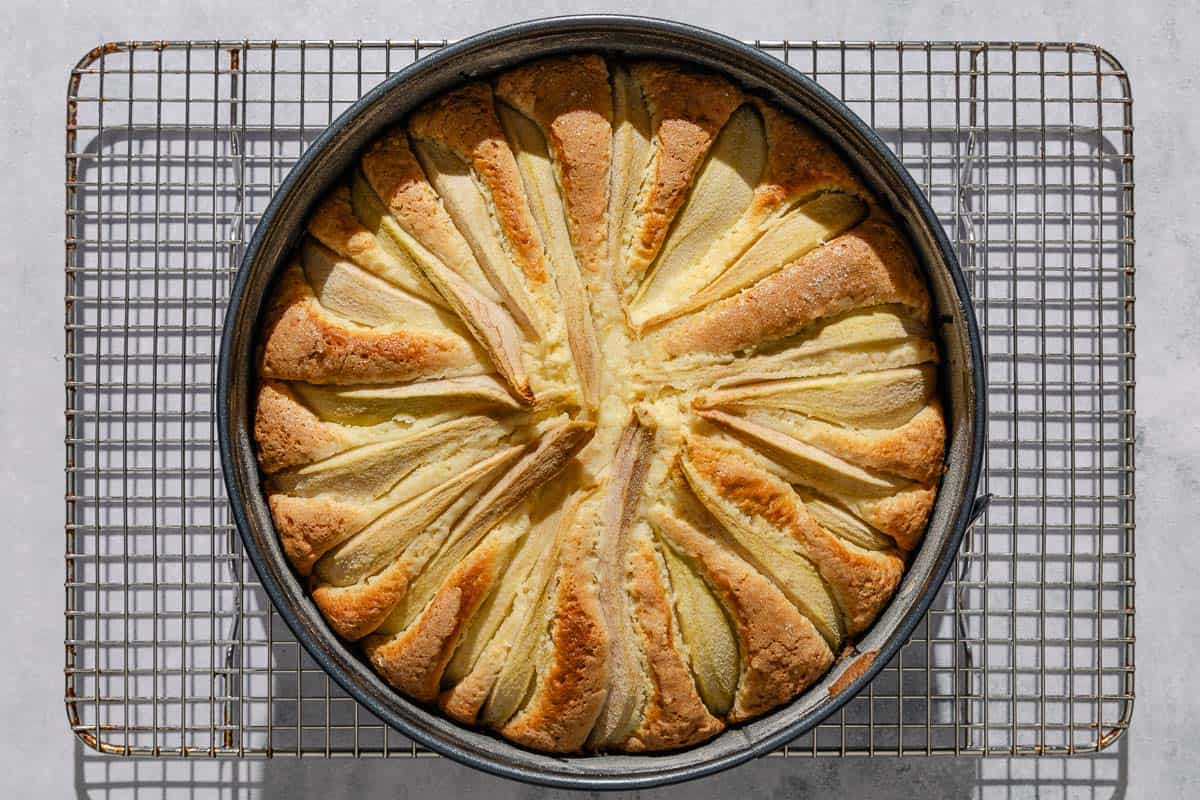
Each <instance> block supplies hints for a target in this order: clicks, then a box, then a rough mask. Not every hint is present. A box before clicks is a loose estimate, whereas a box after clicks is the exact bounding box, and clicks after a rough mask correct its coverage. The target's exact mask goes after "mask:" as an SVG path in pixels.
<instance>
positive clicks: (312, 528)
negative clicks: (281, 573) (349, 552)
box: [267, 494, 370, 575]
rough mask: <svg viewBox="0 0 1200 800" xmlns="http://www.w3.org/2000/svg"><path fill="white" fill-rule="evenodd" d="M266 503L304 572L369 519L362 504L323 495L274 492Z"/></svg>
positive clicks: (285, 548)
mask: <svg viewBox="0 0 1200 800" xmlns="http://www.w3.org/2000/svg"><path fill="white" fill-rule="evenodd" d="M267 505H268V506H270V508H271V518H272V519H273V520H274V521H275V530H276V532H277V533H278V534H279V542H280V544H282V545H283V552H284V554H285V555H286V556H287V557H288V561H290V562H291V564H292V566H293V567H295V569H296V571H297V572H299V573H300V574H301V575H308V574H309V573H311V572H312V568H313V564H315V563H317V560H318V559H320V558H321V556H323V555H325V553H327V552H329V551H330V550H331V549H333V548H334V547H335V546H337V545H338V544H339V543H341V542H343V541H345V540H346V539H348V538H350V536H351V535H352V534H354V533H356V532H358V531H360V530H362V528H363V527H365V526H366V524H367V523H368V522H369V521H370V520H369V519H368V517H367V514H366V513H364V509H363V508H362V506H356V505H351V504H349V503H340V502H337V501H335V500H326V499H324V498H320V497H290V496H288V495H283V494H272V495H270V496H269V497H268V498H267Z"/></svg>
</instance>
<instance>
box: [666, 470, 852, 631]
mask: <svg viewBox="0 0 1200 800" xmlns="http://www.w3.org/2000/svg"><path fill="white" fill-rule="evenodd" d="M682 466H683V474H684V475H685V476H686V477H687V482H688V485H689V486H691V488H692V491H694V492H695V493H696V496H697V497H698V498H700V502H701V503H703V504H704V507H705V508H706V509H708V512H709V513H710V514H712V515H713V518H714V519H716V520H717V521H718V522H720V523H721V526H722V527H723V528H725V530H726V531H728V532H729V534H730V535H731V536H732V537H733V539H734V541H736V542H737V544H738V545H739V546H740V548H741V549H743V550H744V552H745V554H746V555H747V556H748V560H749V561H750V563H751V564H753V565H754V566H755V568H756V569H758V570H759V571H760V572H762V573H763V574H765V575H769V576H770V577H771V578H772V579H773V580H774V581H775V583H776V584H777V585H778V586H779V588H780V589H781V590H782V591H783V593H784V594H785V595H787V598H788V599H789V600H791V601H792V602H793V603H794V604H795V605H796V607H797V608H799V609H800V611H801V612H803V614H804V615H805V616H806V617H808V618H809V619H810V620H812V623H813V624H814V625H816V626H817V630H818V631H820V632H821V635H822V636H823V637H825V640H826V641H827V642H828V643H829V646H830V649H833V650H836V649H837V648H838V647H839V646H840V645H841V641H842V635H843V633H844V631H843V627H842V620H841V614H840V613H839V612H838V608H837V604H836V603H835V602H834V599H833V596H832V594H831V593H830V591H829V587H828V586H826V585H825V581H824V580H822V578H821V573H820V572H819V571H818V570H817V568H816V566H815V565H814V564H813V563H812V562H811V561H810V560H809V559H808V558H807V557H805V556H804V555H803V554H802V553H801V552H800V545H799V544H798V543H797V542H796V541H795V540H794V539H792V538H791V537H790V536H789V535H788V534H787V533H786V532H784V531H782V530H779V529H778V528H776V527H774V526H773V525H771V524H770V522H769V521H767V520H765V519H763V518H761V517H757V516H750V515H747V514H745V513H742V512H741V511H740V510H738V509H737V508H736V506H735V505H734V504H733V503H731V502H729V501H728V500H727V499H726V498H724V497H722V495H721V492H720V490H719V489H718V488H717V487H716V486H715V485H714V484H713V483H712V482H711V481H710V480H709V479H708V478H707V477H706V476H705V475H703V474H702V472H701V470H699V469H697V467H696V465H695V464H694V463H693V461H692V459H691V458H690V456H689V454H688V451H687V448H686V447H685V449H684V457H683V461H682Z"/></svg>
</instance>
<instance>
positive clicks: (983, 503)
mask: <svg viewBox="0 0 1200 800" xmlns="http://www.w3.org/2000/svg"><path fill="white" fill-rule="evenodd" d="M991 502H992V494H991V492H988V493H987V494H981V495H979V497H976V498H975V501H974V502H973V503H971V514H970V516H969V517H968V518H967V525H968V526H971V525H974V524H975V523H976V522H978V521H979V518H980V517H982V516H983V512H985V511H987V507H988V506H989V505H991Z"/></svg>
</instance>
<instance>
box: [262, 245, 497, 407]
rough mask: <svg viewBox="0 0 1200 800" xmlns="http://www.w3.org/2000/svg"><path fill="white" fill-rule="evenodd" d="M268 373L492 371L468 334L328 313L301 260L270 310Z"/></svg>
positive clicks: (375, 378) (389, 375)
mask: <svg viewBox="0 0 1200 800" xmlns="http://www.w3.org/2000/svg"><path fill="white" fill-rule="evenodd" d="M263 327H264V335H263V345H262V361H261V364H262V368H261V372H262V375H263V376H264V377H268V378H280V379H283V380H299V381H306V382H308V383H389V382H393V381H408V380H413V379H415V378H432V377H443V376H447V375H451V374H455V375H461V374H476V373H483V372H489V371H490V370H489V369H488V367H487V366H486V365H484V364H483V363H481V361H480V360H479V358H478V356H477V354H476V352H475V348H474V347H473V346H472V344H471V342H469V341H468V340H467V339H465V338H462V337H459V336H454V335H449V334H442V333H436V332H433V331H419V330H411V331H409V330H391V331H375V330H371V329H370V328H360V327H350V326H349V325H347V324H343V323H341V322H338V321H337V320H335V319H334V318H333V317H331V316H330V315H329V314H326V313H325V312H324V311H323V310H322V309H321V306H320V304H319V303H318V302H317V299H316V297H315V296H314V294H313V291H312V287H310V286H309V285H308V282H307V281H306V280H305V279H304V273H303V271H302V270H301V269H300V267H299V266H298V265H295V264H293V265H292V266H290V267H288V268H287V269H286V270H285V271H284V273H283V275H282V276H281V277H280V280H279V284H278V288H277V289H276V294H275V299H274V301H273V303H272V305H271V307H270V309H269V310H268V311H267V315H266V320H265V323H264V326H263Z"/></svg>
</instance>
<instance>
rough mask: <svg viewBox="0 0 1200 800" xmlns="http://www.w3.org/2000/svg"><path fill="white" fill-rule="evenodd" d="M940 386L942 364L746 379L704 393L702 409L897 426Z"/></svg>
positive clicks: (700, 397) (699, 399)
mask: <svg viewBox="0 0 1200 800" xmlns="http://www.w3.org/2000/svg"><path fill="white" fill-rule="evenodd" d="M936 390H937V368H936V367H935V366H933V365H932V364H922V365H918V366H912V367H902V368H899V369H889V370H880V371H877V372H862V373H858V374H855V375H837V376H829V377H819V378H800V379H793V380H779V381H770V382H763V383H752V384H743V385H741V386H738V387H736V388H730V389H718V390H716V391H712V392H703V393H701V394H700V395H698V396H697V397H696V400H695V402H694V404H695V405H696V406H697V407H698V408H721V407H725V406H731V405H733V406H754V407H764V408H773V409H782V410H785V411H796V412H799V413H801V414H805V415H807V416H811V417H815V418H817V419H822V420H827V421H829V422H834V423H837V424H840V425H849V426H852V427H856V428H895V427H898V426H900V425H903V424H904V423H905V422H907V421H908V420H910V419H912V417H913V416H914V415H916V413H917V412H918V411H920V410H921V409H922V408H924V407H925V405H926V404H927V403H928V402H929V400H930V398H931V397H932V396H933V393H934V392H935V391H936Z"/></svg>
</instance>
